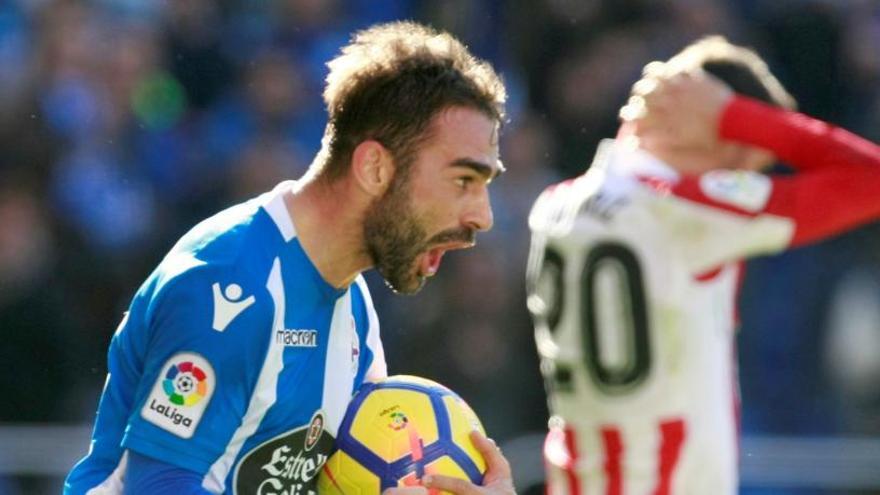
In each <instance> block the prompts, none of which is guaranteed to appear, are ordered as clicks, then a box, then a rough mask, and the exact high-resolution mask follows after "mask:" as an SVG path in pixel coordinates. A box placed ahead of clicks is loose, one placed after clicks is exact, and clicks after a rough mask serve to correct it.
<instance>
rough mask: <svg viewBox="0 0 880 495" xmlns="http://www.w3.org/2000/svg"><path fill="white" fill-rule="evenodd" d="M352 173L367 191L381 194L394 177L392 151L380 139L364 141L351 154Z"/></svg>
mask: <svg viewBox="0 0 880 495" xmlns="http://www.w3.org/2000/svg"><path fill="white" fill-rule="evenodd" d="M351 173H352V176H353V178H354V180H355V181H356V182H357V184H358V186H359V187H360V188H361V189H362V190H363V191H364V192H365V193H367V194H369V195H371V196H381V195H382V194H384V193H385V190H386V189H388V185H389V184H391V180H392V179H393V178H394V160H393V159H392V157H391V152H390V151H389V150H388V148H386V147H385V146H383V145H382V143H380V142H379V141H375V140H372V139H368V140H366V141H362V142H361V143H360V144H358V145H357V147H355V149H354V152H353V153H352V154H351Z"/></svg>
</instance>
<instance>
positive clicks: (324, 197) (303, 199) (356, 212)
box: [284, 179, 372, 289]
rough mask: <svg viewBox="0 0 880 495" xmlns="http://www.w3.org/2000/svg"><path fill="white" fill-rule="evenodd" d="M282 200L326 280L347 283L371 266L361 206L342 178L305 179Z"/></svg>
mask: <svg viewBox="0 0 880 495" xmlns="http://www.w3.org/2000/svg"><path fill="white" fill-rule="evenodd" d="M284 202H285V205H286V206H287V211H288V213H289V214H290V217H291V220H292V221H293V225H294V227H295V228H296V232H297V238H298V239H299V242H300V245H301V246H302V248H303V250H304V251H305V253H306V256H308V258H309V260H311V262H312V264H314V265H315V268H317V270H318V272H319V273H320V274H321V277H322V278H323V279H324V280H325V281H326V282H327V283H328V284H330V285H331V286H333V287H336V288H338V289H339V288H344V287H347V286H348V285H350V284H351V283H352V282H353V281H354V279H355V278H357V276H358V275H359V274H360V273H361V272H363V271H364V270H367V269H369V268H370V267H371V266H372V261H371V260H370V257H369V255H368V254H367V253H366V250H365V249H364V247H363V246H364V238H363V215H362V210H363V209H365V207H362V206H361V205H360V203H361V200H360V198H358V197H357V196H356V193H355V194H352V191H349V187H348V183H347V182H346V181H344V180H341V181H337V182H335V183H333V184H327V183H326V182H324V181H321V180H308V179H306V180H305V181H304V182H303V183H302V184H301V187H299V188H297V189H296V190H294V191H293V192H291V193H286V194H285V198H284Z"/></svg>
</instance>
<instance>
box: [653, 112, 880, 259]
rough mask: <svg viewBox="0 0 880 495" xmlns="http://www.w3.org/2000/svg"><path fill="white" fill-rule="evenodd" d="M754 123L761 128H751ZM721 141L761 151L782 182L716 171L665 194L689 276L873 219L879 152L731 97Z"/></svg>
mask: <svg viewBox="0 0 880 495" xmlns="http://www.w3.org/2000/svg"><path fill="white" fill-rule="evenodd" d="M756 123H760V125H756ZM720 134H721V137H723V138H725V139H730V140H735V141H738V142H741V143H744V144H748V145H752V146H757V147H761V148H764V149H766V150H768V151H771V152H772V153H774V154H775V155H776V156H777V157H778V158H780V159H781V160H783V161H785V162H786V163H788V164H790V165H792V166H793V167H795V169H796V170H797V172H796V173H795V174H793V175H788V176H773V177H771V176H766V175H764V174H759V173H754V172H748V171H734V170H716V171H712V172H709V173H706V174H703V175H700V176H685V177H683V178H682V179H681V180H680V181H679V182H678V183H676V184H675V185H673V186H672V187H671V193H672V196H673V197H674V198H675V199H679V200H681V201H674V200H673V201H671V202H670V203H671V204H670V205H669V206H666V207H661V209H665V210H668V211H670V212H672V213H670V216H671V217H672V218H674V219H675V220H674V221H673V223H675V224H676V226H677V227H676V228H675V229H674V230H675V235H676V240H678V241H682V245H684V246H685V249H686V250H687V257H688V259H689V260H690V262H691V263H692V264H693V266H694V269H695V270H697V271H699V270H705V269H710V268H713V267H714V266H717V265H719V264H722V263H725V262H728V261H732V260H734V259H739V258H742V257H748V256H754V255H760V254H767V253H772V252H776V251H780V250H782V249H785V248H790V247H796V246H801V245H804V244H809V243H811V242H816V241H818V240H821V239H825V238H829V237H832V236H835V235H838V234H841V233H843V232H845V231H847V230H849V229H853V228H856V227H858V226H861V225H864V224H866V223H868V222H871V221H874V220H877V219H878V218H880V195H878V191H880V147H878V146H876V145H874V144H873V143H871V142H869V141H866V140H864V139H862V138H860V137H858V136H855V135H854V134H852V133H849V132H847V131H845V130H843V129H840V128H837V127H835V126H832V125H830V124H827V123H825V122H822V121H819V120H816V119H813V118H811V117H808V116H806V115H803V114H800V113H796V112H791V111H787V110H783V109H779V108H775V107H771V106H769V105H765V104H763V103H760V102H757V101H755V100H750V99H748V98H744V97H737V98H735V99H734V100H733V102H732V103H731V104H730V105H729V106H728V108H727V109H726V110H725V113H724V115H723V116H722V125H721V130H720Z"/></svg>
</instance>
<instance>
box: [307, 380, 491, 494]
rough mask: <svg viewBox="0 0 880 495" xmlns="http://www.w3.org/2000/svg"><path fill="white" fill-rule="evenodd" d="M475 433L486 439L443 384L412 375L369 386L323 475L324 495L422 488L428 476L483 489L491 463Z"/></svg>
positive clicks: (357, 401) (357, 397) (354, 404)
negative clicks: (472, 436) (458, 480)
mask: <svg viewBox="0 0 880 495" xmlns="http://www.w3.org/2000/svg"><path fill="white" fill-rule="evenodd" d="M471 430H479V431H480V432H482V433H484V434H485V431H484V430H483V426H482V425H481V424H480V420H479V419H477V415H476V414H474V412H473V410H471V408H470V407H469V406H468V405H467V404H466V403H465V402H464V401H463V400H462V399H461V398H460V397H459V396H458V395H456V394H455V393H454V392H452V391H451V390H449V389H448V388H446V387H444V386H443V385H440V384H439V383H436V382H433V381H431V380H427V379H424V378H418V377H414V376H406V375H397V376H392V377H388V378H386V379H385V380H383V381H381V382H377V383H365V384H364V385H363V386H362V387H361V388H360V390H358V392H357V393H356V394H355V395H354V397H353V398H352V400H351V403H350V404H349V406H348V410H347V411H346V413H345V417H344V418H343V420H342V424H341V425H340V427H339V433H338V435H337V437H336V448H337V450H336V452H335V453H334V454H333V455H332V456H330V458H329V459H328V460H327V462H326V464H324V467H323V469H322V470H321V475H320V478H319V479H318V488H319V493H322V494H325V493H326V494H344V495H354V494H358V495H367V494H376V495H378V494H379V493H381V492H382V491H383V490H385V489H386V488H390V487H395V486H414V485H420V484H421V479H422V477H423V476H425V475H426V474H443V475H447V476H454V477H457V478H461V479H465V480H470V481H471V482H472V483H475V484H480V483H482V481H483V475H484V474H485V472H486V462H485V460H484V459H483V457H482V455H480V453H479V452H478V451H477V449H476V448H475V447H474V445H473V442H471V439H470V437H469V434H470V431H471ZM431 492H432V494H435V493H439V492H438V491H436V490H431Z"/></svg>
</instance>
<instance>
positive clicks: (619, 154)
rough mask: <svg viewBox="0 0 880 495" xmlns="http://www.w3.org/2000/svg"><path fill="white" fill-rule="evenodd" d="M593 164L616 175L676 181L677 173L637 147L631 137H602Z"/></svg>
mask: <svg viewBox="0 0 880 495" xmlns="http://www.w3.org/2000/svg"><path fill="white" fill-rule="evenodd" d="M594 166H598V167H601V168H602V169H604V170H606V171H608V172H610V173H613V174H617V175H629V176H648V177H653V178H657V179H662V180H666V181H672V182H677V181H678V179H679V177H680V175H679V173H678V172H677V171H676V170H675V169H673V168H672V167H670V166H669V165H667V164H666V163H664V162H662V161H661V160H659V159H658V158H656V157H655V156H654V155H652V154H650V153H648V152H646V151H644V150H642V149H639V148H638V147H637V145H636V143H635V141H633V140H632V139H629V138H622V139H603V140H602V141H601V142H600V143H599V150H598V152H597V153H596V161H595V162H594Z"/></svg>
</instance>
